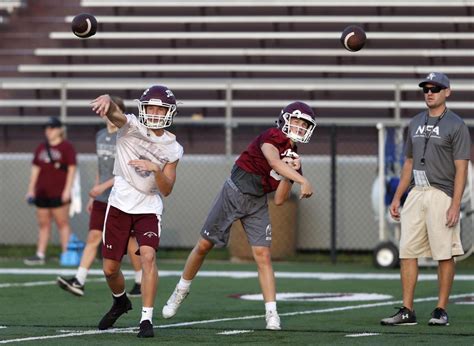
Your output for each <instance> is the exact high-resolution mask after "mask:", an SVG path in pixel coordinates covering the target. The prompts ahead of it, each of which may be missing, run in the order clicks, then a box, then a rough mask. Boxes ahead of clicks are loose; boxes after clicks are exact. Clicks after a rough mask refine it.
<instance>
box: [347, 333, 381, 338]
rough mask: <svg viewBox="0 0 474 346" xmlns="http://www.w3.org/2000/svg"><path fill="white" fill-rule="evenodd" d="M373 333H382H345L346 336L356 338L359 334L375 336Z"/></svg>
mask: <svg viewBox="0 0 474 346" xmlns="http://www.w3.org/2000/svg"><path fill="white" fill-rule="evenodd" d="M375 335H382V334H380V333H359V334H347V335H346V338H358V337H360V336H375Z"/></svg>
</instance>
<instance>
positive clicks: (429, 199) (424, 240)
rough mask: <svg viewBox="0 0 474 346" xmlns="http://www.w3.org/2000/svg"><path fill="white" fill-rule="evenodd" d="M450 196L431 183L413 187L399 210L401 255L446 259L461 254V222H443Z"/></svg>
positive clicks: (405, 256) (462, 252) (403, 256)
mask: <svg viewBox="0 0 474 346" xmlns="http://www.w3.org/2000/svg"><path fill="white" fill-rule="evenodd" d="M451 199H452V198H451V197H449V196H448V195H446V194H445V193H444V192H443V191H441V190H438V189H436V188H434V187H415V188H413V190H412V191H410V193H409V194H408V197H407V199H406V201H405V205H404V206H403V209H402V211H401V227H402V229H401V238H400V258H419V257H431V258H433V259H434V260H437V261H439V260H447V259H450V258H452V257H454V256H459V255H462V254H464V251H463V249H462V244H461V236H460V233H461V232H460V229H461V228H460V225H459V222H458V223H457V224H456V226H454V227H452V228H449V227H447V226H446V212H447V210H448V209H449V206H450V205H451Z"/></svg>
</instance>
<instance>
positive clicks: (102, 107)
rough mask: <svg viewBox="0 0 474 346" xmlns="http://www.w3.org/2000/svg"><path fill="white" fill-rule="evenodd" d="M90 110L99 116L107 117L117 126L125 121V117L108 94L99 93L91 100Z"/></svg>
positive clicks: (120, 125)
mask: <svg viewBox="0 0 474 346" xmlns="http://www.w3.org/2000/svg"><path fill="white" fill-rule="evenodd" d="M91 106H92V110H93V111H94V112H96V113H97V114H99V115H100V116H101V117H104V116H105V117H107V118H109V120H110V121H111V122H112V123H113V124H114V125H115V126H117V127H119V128H120V127H122V126H123V125H125V124H126V123H127V118H126V117H125V115H124V114H123V113H122V111H121V110H120V108H119V107H118V106H117V105H116V104H115V103H114V102H113V101H112V99H111V98H110V96H109V95H108V94H105V95H100V96H99V97H98V98H96V99H95V100H93V101H92V102H91Z"/></svg>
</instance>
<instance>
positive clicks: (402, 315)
mask: <svg viewBox="0 0 474 346" xmlns="http://www.w3.org/2000/svg"><path fill="white" fill-rule="evenodd" d="M395 309H398V312H397V313H396V314H395V315H393V316H390V317H387V318H384V319H382V320H381V321H380V324H381V325H383V326H412V325H415V324H417V322H416V315H415V310H413V311H411V310H410V309H408V308H406V307H404V306H402V307H401V308H395Z"/></svg>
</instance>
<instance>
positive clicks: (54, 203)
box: [33, 197, 69, 208]
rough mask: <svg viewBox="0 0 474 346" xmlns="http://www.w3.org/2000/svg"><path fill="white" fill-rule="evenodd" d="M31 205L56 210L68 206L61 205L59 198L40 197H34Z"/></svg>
mask: <svg viewBox="0 0 474 346" xmlns="http://www.w3.org/2000/svg"><path fill="white" fill-rule="evenodd" d="M33 203H34V204H35V205H36V206H37V207H38V208H58V207H61V206H63V205H66V204H69V202H67V203H63V201H62V199H61V197H57V198H41V197H36V198H35V199H34V200H33Z"/></svg>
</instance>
